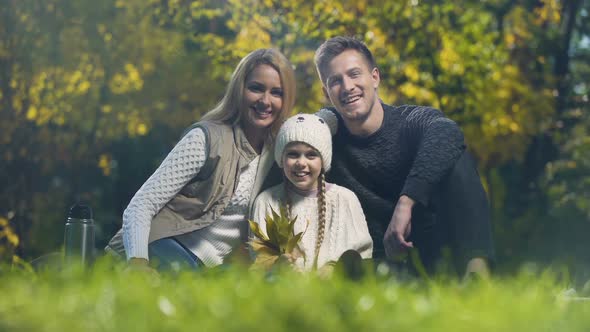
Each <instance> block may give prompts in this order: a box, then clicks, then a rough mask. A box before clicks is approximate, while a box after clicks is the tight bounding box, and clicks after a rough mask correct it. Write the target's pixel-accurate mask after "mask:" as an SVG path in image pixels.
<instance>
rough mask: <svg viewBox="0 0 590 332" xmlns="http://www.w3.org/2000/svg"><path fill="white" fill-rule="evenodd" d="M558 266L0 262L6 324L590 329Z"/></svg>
mask: <svg viewBox="0 0 590 332" xmlns="http://www.w3.org/2000/svg"><path fill="white" fill-rule="evenodd" d="M565 288H566V285H564V284H562V283H561V282H558V281H557V279H556V278H555V277H554V275H553V274H552V273H550V272H544V273H531V272H528V273H524V272H523V273H521V274H520V275H519V276H517V277H514V278H502V279H494V280H491V281H489V282H487V281H479V282H473V283H470V284H461V283H459V282H456V281H453V280H448V279H447V280H437V281H432V280H430V281H424V280H414V281H403V282H401V281H398V280H397V279H396V278H393V277H391V276H387V275H370V276H367V277H365V278H364V279H363V280H361V281H356V282H355V281H351V280H347V279H345V278H341V277H339V276H334V277H333V278H331V279H329V280H320V279H318V278H316V277H314V276H313V275H298V274H293V273H280V274H276V275H273V276H267V275H263V274H260V273H253V272H248V271H246V270H244V269H240V268H237V267H236V268H233V269H227V270H224V271H222V270H217V271H209V272H206V273H199V274H196V273H190V272H183V273H180V274H177V275H162V276H161V277H160V278H152V277H150V276H148V275H145V274H140V273H129V272H127V271H125V270H124V267H123V266H120V265H116V264H115V265H113V264H112V263H110V262H107V261H101V262H98V264H96V265H95V266H94V267H93V268H92V269H91V270H87V271H81V270H80V269H72V270H70V271H45V272H40V273H34V272H32V271H27V270H25V269H20V270H14V269H12V270H10V269H8V268H2V269H0V294H1V295H0V331H191V330H193V331H375V330H384V331H588V329H589V328H590V302H574V301H569V300H566V299H565V298H564V297H563V296H561V295H560V294H561V293H562V292H563V290H564V289H565Z"/></svg>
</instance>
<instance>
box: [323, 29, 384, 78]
mask: <svg viewBox="0 0 590 332" xmlns="http://www.w3.org/2000/svg"><path fill="white" fill-rule="evenodd" d="M346 50H356V51H358V52H359V53H361V54H362V55H363V57H364V58H365V60H366V61H367V65H368V66H369V68H370V69H373V68H375V67H376V66H377V65H376V64H375V58H373V54H372V53H371V51H369V49H368V48H367V45H365V43H363V42H362V41H360V40H358V39H356V38H353V37H346V36H337V37H332V38H330V39H328V40H326V41H325V42H324V43H323V44H322V45H320V47H318V49H317V50H316V51H315V57H314V62H315V67H316V70H317V71H318V75H320V79H321V80H322V83H324V84H325V83H326V75H325V74H326V73H325V71H326V68H327V67H328V64H329V63H330V61H332V59H334V58H335V57H337V56H338V55H340V53H342V52H344V51H346Z"/></svg>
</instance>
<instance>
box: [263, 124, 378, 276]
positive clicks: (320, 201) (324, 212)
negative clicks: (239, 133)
mask: <svg viewBox="0 0 590 332" xmlns="http://www.w3.org/2000/svg"><path fill="white" fill-rule="evenodd" d="M275 160H276V162H277V164H278V165H279V167H281V168H282V169H283V173H284V176H285V179H284V181H283V184H280V185H278V186H275V187H272V188H270V189H268V190H266V191H264V192H263V193H261V194H260V195H259V196H258V198H256V201H255V203H254V207H253V209H254V210H253V213H252V220H253V221H255V222H257V223H259V224H260V226H261V228H262V230H263V231H265V232H266V225H265V221H264V219H265V216H266V215H267V214H269V213H270V211H271V208H272V209H273V210H274V211H279V207H280V206H281V205H283V206H286V207H287V210H288V213H289V216H290V217H291V218H293V217H295V216H297V222H296V223H295V234H297V233H299V232H304V234H303V237H302V238H301V241H300V244H299V247H300V249H301V251H302V252H303V254H304V255H303V257H300V258H297V259H296V260H295V262H294V264H295V267H296V268H297V269H299V270H303V271H309V270H312V269H314V268H321V267H322V266H324V265H326V263H330V262H335V261H337V260H338V259H339V258H340V256H341V255H342V253H344V252H345V251H347V250H351V249H352V250H356V251H358V253H359V254H360V255H361V257H362V258H371V255H372V250H373V241H372V240H371V236H370V235H369V230H368V228H367V223H366V221H365V215H364V214H363V210H362V208H361V205H360V202H359V201H358V199H357V197H356V196H355V194H354V193H353V192H352V191H350V190H348V189H346V188H344V187H340V186H338V185H335V184H332V183H326V181H325V177H324V173H325V172H327V171H328V170H329V169H330V164H331V161H332V137H331V134H330V130H329V128H328V126H327V125H326V124H325V123H324V120H322V119H321V118H319V117H317V116H315V115H312V114H298V115H295V116H293V117H291V118H289V119H288V120H287V121H285V123H284V124H283V125H282V126H281V129H280V130H279V133H278V135H277V138H276V142H275Z"/></svg>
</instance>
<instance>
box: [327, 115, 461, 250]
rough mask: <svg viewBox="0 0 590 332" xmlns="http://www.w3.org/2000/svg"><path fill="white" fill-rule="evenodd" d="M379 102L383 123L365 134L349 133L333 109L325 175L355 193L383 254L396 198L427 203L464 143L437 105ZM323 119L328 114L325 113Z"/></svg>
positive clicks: (377, 246) (459, 132) (376, 247)
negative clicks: (330, 149) (333, 132)
mask: <svg viewBox="0 0 590 332" xmlns="http://www.w3.org/2000/svg"><path fill="white" fill-rule="evenodd" d="M382 105H383V109H384V118H383V124H382V126H381V128H380V129H379V130H377V132H375V133H373V134H372V135H370V136H368V137H359V136H354V135H352V134H351V133H350V132H349V131H348V130H347V128H346V126H345V125H344V122H343V120H342V119H341V118H340V116H339V115H337V113H336V112H335V110H333V109H330V110H322V111H321V112H318V114H319V115H321V114H322V113H324V117H326V116H325V112H327V111H331V112H332V113H333V114H336V115H337V118H338V126H337V133H336V135H335V136H334V137H333V147H334V149H333V155H332V170H331V171H330V172H329V173H328V174H327V180H328V181H330V182H334V183H336V184H339V185H342V186H344V187H346V188H349V189H351V190H352V191H353V192H354V193H355V194H356V195H357V196H358V198H359V200H360V202H361V205H362V207H363V210H364V212H365V214H366V217H367V222H368V225H369V231H370V232H371V235H372V237H373V240H374V242H375V243H374V246H375V247H374V256H375V257H380V256H381V255H382V254H383V235H384V233H385V230H386V229H387V226H388V225H389V221H390V220H391V216H392V214H393V210H394V207H395V205H396V203H397V200H398V198H399V197H400V196H401V195H407V196H409V197H411V198H413V199H414V200H416V201H417V202H419V203H421V204H423V205H427V204H428V202H429V198H430V195H431V194H432V191H433V189H434V187H435V186H436V184H437V183H439V182H440V181H441V179H442V178H443V177H444V176H445V174H447V173H448V171H449V170H450V169H451V168H452V166H453V165H454V164H455V162H456V161H457V159H458V158H459V156H460V155H461V153H462V152H463V150H464V149H465V145H464V142H463V134H462V132H461V130H460V129H459V127H458V126H457V124H456V123H455V122H453V121H451V120H449V119H448V118H446V117H445V116H444V115H443V113H442V112H440V111H439V110H436V109H433V108H429V107H421V106H398V107H395V106H389V105H385V104H382ZM326 120H327V122H328V123H333V120H330V119H329V116H328V117H326Z"/></svg>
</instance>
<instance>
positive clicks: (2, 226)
mask: <svg viewBox="0 0 590 332" xmlns="http://www.w3.org/2000/svg"><path fill="white" fill-rule="evenodd" d="M2 239H6V241H7V244H8V245H9V246H10V247H12V248H15V247H18V244H19V243H20V240H19V238H18V235H16V233H15V232H14V230H13V229H12V227H11V226H10V223H9V221H8V219H6V218H5V217H0V240H2Z"/></svg>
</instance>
